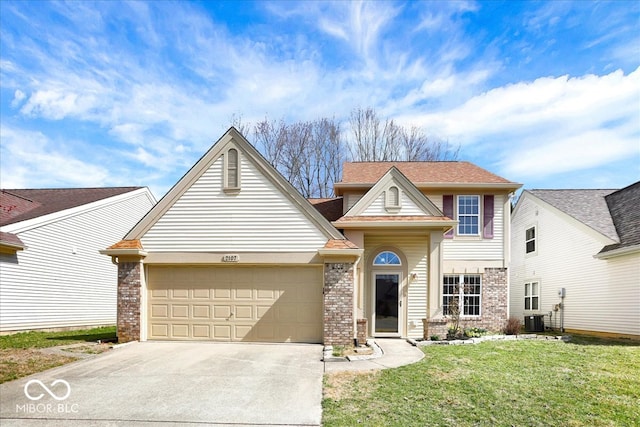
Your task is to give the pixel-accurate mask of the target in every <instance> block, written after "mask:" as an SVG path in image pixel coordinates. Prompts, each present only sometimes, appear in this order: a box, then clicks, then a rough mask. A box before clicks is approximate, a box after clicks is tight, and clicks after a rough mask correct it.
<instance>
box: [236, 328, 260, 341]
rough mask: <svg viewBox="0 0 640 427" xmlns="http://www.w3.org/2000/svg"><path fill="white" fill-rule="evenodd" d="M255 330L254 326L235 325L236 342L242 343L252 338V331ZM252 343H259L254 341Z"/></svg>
mask: <svg viewBox="0 0 640 427" xmlns="http://www.w3.org/2000/svg"><path fill="white" fill-rule="evenodd" d="M252 329H253V325H235V327H234V331H235V333H234V338H235V340H236V341H242V340H244V339H245V338H248V339H250V338H251V331H252ZM252 341H257V340H255V339H253V340H252Z"/></svg>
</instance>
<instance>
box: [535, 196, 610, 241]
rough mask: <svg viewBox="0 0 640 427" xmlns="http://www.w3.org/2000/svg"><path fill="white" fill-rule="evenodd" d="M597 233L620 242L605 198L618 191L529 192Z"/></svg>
mask: <svg viewBox="0 0 640 427" xmlns="http://www.w3.org/2000/svg"><path fill="white" fill-rule="evenodd" d="M527 191H528V192H529V193H531V194H533V195H534V196H536V197H537V198H539V199H541V200H543V201H545V202H547V203H549V204H550V205H551V206H554V207H555V208H557V209H560V210H561V211H562V212H564V213H566V214H567V215H569V216H571V217H573V218H575V219H577V220H578V221H580V222H582V223H583V224H585V225H587V226H589V227H591V228H593V229H594V230H596V231H597V232H599V233H601V234H603V235H605V236H607V237H609V238H610V239H612V240H615V241H619V237H618V233H617V232H616V227H615V226H614V224H613V219H612V218H611V214H610V212H609V207H608V206H607V202H606V200H605V196H607V195H609V194H611V193H613V192H614V191H616V190H527Z"/></svg>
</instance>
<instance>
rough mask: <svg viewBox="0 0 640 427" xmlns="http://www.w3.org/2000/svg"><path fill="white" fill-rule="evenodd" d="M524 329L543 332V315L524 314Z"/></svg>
mask: <svg viewBox="0 0 640 427" xmlns="http://www.w3.org/2000/svg"><path fill="white" fill-rule="evenodd" d="M524 329H525V331H527V332H544V315H543V314H532V315H529V316H524Z"/></svg>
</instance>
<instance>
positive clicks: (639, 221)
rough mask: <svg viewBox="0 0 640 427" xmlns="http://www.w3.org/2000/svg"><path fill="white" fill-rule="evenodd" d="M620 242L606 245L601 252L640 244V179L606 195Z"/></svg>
mask: <svg viewBox="0 0 640 427" xmlns="http://www.w3.org/2000/svg"><path fill="white" fill-rule="evenodd" d="M605 200H606V202H607V206H608V207H609V212H610V213H611V218H612V220H613V224H614V225H615V228H616V231H617V233H618V236H619V237H620V243H615V244H612V245H608V246H605V247H604V248H603V249H602V251H601V252H600V253H603V252H609V251H614V250H619V249H623V248H630V247H633V246H639V245H640V209H639V207H638V203H639V202H640V181H638V182H636V183H635V184H631V185H630V186H628V187H625V188H623V189H621V190H618V191H615V192H613V193H610V194H607V195H606V196H605Z"/></svg>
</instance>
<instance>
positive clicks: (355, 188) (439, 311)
mask: <svg viewBox="0 0 640 427" xmlns="http://www.w3.org/2000/svg"><path fill="white" fill-rule="evenodd" d="M519 187H520V184H516V183H513V182H510V181H508V180H506V179H504V178H501V177H499V176H496V175H494V174H492V173H490V172H488V171H486V170H484V169H482V168H479V167H477V166H475V165H473V164H470V163H467V162H408V163H347V164H345V165H344V171H343V178H342V181H341V182H338V183H336V184H335V192H336V195H337V196H338V197H337V198H336V199H329V200H327V199H322V200H312V201H311V202H310V201H308V200H306V199H304V198H303V197H302V196H301V195H300V193H299V192H298V191H297V190H295V189H294V188H293V187H292V186H291V184H289V183H288V182H287V181H286V180H285V179H284V178H283V177H282V176H281V175H280V174H279V173H278V172H277V171H276V170H275V169H274V168H273V167H271V166H270V165H269V164H268V162H267V161H266V160H265V159H264V158H263V157H262V156H261V155H260V154H259V152H258V151H257V150H256V149H255V148H254V147H253V146H251V144H250V143H249V142H247V141H246V139H245V138H244V137H243V136H242V135H241V134H240V133H238V132H237V131H236V130H235V129H234V128H231V129H230V130H229V131H228V132H227V133H226V134H225V135H223V136H222V138H221V139H220V140H219V141H218V142H216V144H214V145H213V147H212V148H211V149H210V150H209V151H208V152H207V153H206V154H205V155H204V156H203V157H202V158H201V159H200V160H199V161H198V162H197V163H196V164H195V165H194V166H193V168H191V170H189V171H188V172H187V173H186V175H185V176H184V177H183V178H182V179H181V180H180V181H179V182H178V183H177V184H176V185H175V186H174V187H173V188H172V189H171V190H170V191H169V192H168V193H167V195H166V196H165V197H164V198H163V199H162V200H161V201H160V202H159V203H158V204H157V205H156V206H155V207H154V208H153V209H151V211H149V213H148V214H147V215H146V216H145V217H144V218H143V219H142V220H141V221H140V222H139V223H138V224H137V225H136V226H135V227H134V228H133V229H132V230H131V231H130V232H129V233H127V235H126V236H125V237H124V239H123V240H122V241H120V242H118V243H116V244H114V245H113V246H111V247H109V248H107V249H105V250H103V251H102V253H104V254H105V255H109V256H111V257H112V258H113V260H114V262H116V263H118V266H119V283H118V292H119V300H118V301H119V302H118V304H119V307H118V309H119V311H118V317H119V318H118V336H119V338H120V340H121V341H128V340H133V339H136V340H145V339H166V340H218V341H268V342H324V343H326V344H350V343H352V342H353V339H354V338H356V337H357V338H358V339H360V340H362V339H364V337H366V336H376V337H377V336H379V337H383V336H395V337H414V338H422V337H423V336H425V335H427V336H430V335H435V334H438V335H444V334H445V333H446V322H447V321H446V315H447V314H448V312H449V310H450V308H451V304H452V302H453V301H459V303H460V304H459V306H460V309H461V314H462V318H463V320H464V321H465V322H467V325H468V326H478V327H483V328H486V329H491V330H499V329H501V328H502V327H503V325H504V322H505V321H506V319H507V316H508V281H509V276H508V274H507V267H508V264H509V243H510V236H509V226H510V195H511V194H512V193H513V192H514V191H515V190H517V189H518V188H519Z"/></svg>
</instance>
